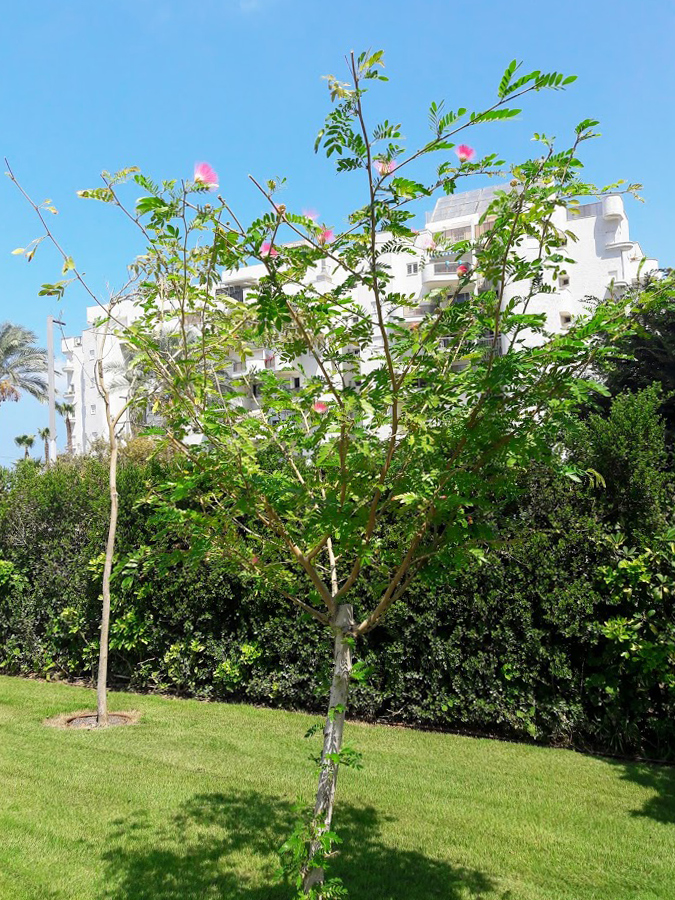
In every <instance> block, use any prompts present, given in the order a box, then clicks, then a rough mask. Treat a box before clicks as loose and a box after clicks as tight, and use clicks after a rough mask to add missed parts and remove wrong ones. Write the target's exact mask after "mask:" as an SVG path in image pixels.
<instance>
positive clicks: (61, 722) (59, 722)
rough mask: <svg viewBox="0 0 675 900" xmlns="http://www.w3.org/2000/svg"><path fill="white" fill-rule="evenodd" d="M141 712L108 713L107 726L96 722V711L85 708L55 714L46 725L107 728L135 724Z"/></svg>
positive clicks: (89, 728)
mask: <svg viewBox="0 0 675 900" xmlns="http://www.w3.org/2000/svg"><path fill="white" fill-rule="evenodd" d="M138 719H139V713H137V712H135V711H132V712H111V713H108V724H107V726H105V725H103V726H100V725H97V723H96V713H95V712H92V711H91V710H84V711H81V712H75V713H61V714H60V715H58V716H53V717H52V718H51V719H46V720H45V725H49V726H51V727H52V728H69V729H75V730H94V729H99V728H102V729H105V728H106V727H108V728H113V727H115V726H118V725H134V724H135V723H136V722H138Z"/></svg>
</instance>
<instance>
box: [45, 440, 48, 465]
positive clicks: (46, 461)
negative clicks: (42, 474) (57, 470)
mask: <svg viewBox="0 0 675 900" xmlns="http://www.w3.org/2000/svg"><path fill="white" fill-rule="evenodd" d="M48 465H49V438H45V466H48Z"/></svg>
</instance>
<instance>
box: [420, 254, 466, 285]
mask: <svg viewBox="0 0 675 900" xmlns="http://www.w3.org/2000/svg"><path fill="white" fill-rule="evenodd" d="M462 265H464V266H469V265H471V260H470V259H456V258H455V257H454V256H452V255H446V254H437V255H434V256H433V257H432V258H431V259H430V260H429V262H428V263H427V264H426V266H425V267H424V271H423V273H422V282H423V284H427V285H432V286H434V287H442V286H443V285H451V284H456V282H457V281H458V280H459V279H460V278H461V277H462V276H461V275H458V274H457V269H458V268H459V266H462Z"/></svg>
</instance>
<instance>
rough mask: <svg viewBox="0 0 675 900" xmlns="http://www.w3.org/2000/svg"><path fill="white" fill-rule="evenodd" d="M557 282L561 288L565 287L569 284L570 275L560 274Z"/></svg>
mask: <svg viewBox="0 0 675 900" xmlns="http://www.w3.org/2000/svg"><path fill="white" fill-rule="evenodd" d="M558 284H559V285H560V287H561V288H566V287H569V286H570V277H569V275H561V276H560V278H559V279H558Z"/></svg>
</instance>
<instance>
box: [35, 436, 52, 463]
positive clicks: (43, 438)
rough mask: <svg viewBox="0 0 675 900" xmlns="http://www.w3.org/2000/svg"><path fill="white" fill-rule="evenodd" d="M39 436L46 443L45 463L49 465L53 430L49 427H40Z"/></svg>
mask: <svg viewBox="0 0 675 900" xmlns="http://www.w3.org/2000/svg"><path fill="white" fill-rule="evenodd" d="M38 437H40V438H41V439H42V440H43V441H44V445H45V465H49V439H50V437H51V432H50V431H49V428H38Z"/></svg>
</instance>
